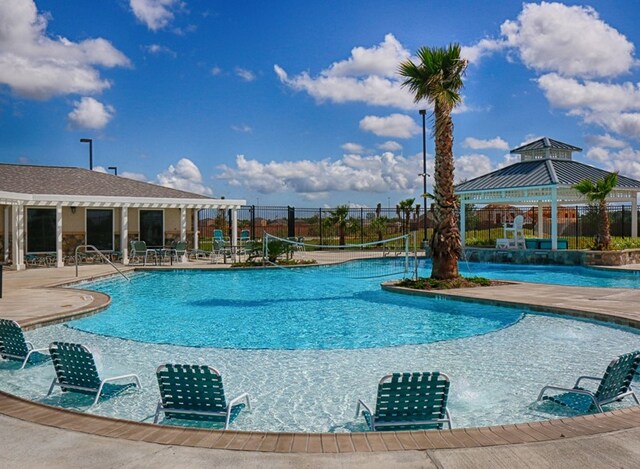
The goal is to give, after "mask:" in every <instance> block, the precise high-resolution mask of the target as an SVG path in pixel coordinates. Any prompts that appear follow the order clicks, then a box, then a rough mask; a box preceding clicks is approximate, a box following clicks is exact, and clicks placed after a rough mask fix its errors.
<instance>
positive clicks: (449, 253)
mask: <svg viewBox="0 0 640 469" xmlns="http://www.w3.org/2000/svg"><path fill="white" fill-rule="evenodd" d="M434 114H435V139H436V145H435V147H436V156H435V171H434V182H435V184H434V185H435V188H434V192H435V193H434V202H435V210H434V219H435V220H434V222H435V227H434V230H433V236H432V237H431V252H432V255H433V268H432V271H431V278H434V279H438V280H447V279H452V278H456V277H458V276H459V273H458V258H459V257H460V251H461V242H460V231H459V229H458V221H457V217H456V198H455V195H454V187H453V169H454V163H453V121H452V120H451V109H450V108H445V107H443V106H441V105H439V103H438V101H436V102H435V109H434Z"/></svg>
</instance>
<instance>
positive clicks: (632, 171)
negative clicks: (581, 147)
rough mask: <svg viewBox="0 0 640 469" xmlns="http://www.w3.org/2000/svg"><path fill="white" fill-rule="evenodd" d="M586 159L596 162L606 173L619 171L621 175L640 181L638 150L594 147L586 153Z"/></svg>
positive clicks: (639, 151) (639, 152)
mask: <svg viewBox="0 0 640 469" xmlns="http://www.w3.org/2000/svg"><path fill="white" fill-rule="evenodd" d="M587 158H589V159H591V160H594V161H597V162H598V163H599V166H601V167H603V168H604V169H606V170H608V171H619V172H620V174H621V175H624V176H628V177H632V178H634V179H640V150H636V149H634V148H631V147H630V146H627V147H625V148H622V149H620V150H618V151H611V150H610V149H608V148H602V147H594V148H591V149H589V151H588V152H587Z"/></svg>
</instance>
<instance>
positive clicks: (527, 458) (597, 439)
mask: <svg viewBox="0 0 640 469" xmlns="http://www.w3.org/2000/svg"><path fill="white" fill-rule="evenodd" d="M190 266H191V265H190ZM212 267H213V268H220V267H223V265H219V264H218V265H213V266H211V265H206V266H204V265H197V266H196V268H212ZM625 268H627V269H634V270H640V265H635V266H626V267H625ZM128 270H131V268H129V269H128ZM113 272H114V270H113V269H112V268H111V267H110V266H108V265H88V266H84V265H83V266H81V268H80V277H79V278H78V279H76V277H75V267H65V268H62V269H47V268H38V269H28V270H26V271H22V272H15V271H5V272H4V289H3V293H4V295H3V298H2V299H0V317H3V318H9V319H15V320H17V321H18V322H19V323H20V324H22V325H23V326H25V327H37V326H38V325H39V324H41V323H54V322H60V321H62V320H64V319H65V318H68V317H72V316H75V315H78V314H90V313H91V312H92V311H95V310H100V309H102V308H104V307H106V306H107V305H108V303H109V298H108V297H107V296H106V295H103V294H100V293H97V292H87V291H82V290H77V289H65V288H55V286H56V285H61V284H66V283H69V282H74V281H76V280H85V279H91V278H96V277H100V276H103V275H110V274H113ZM638 280H639V281H640V277H639V278H638ZM437 295H440V296H456V297H465V298H470V299H473V300H479V301H489V302H493V303H495V302H500V303H507V304H513V305H535V309H540V310H544V311H559V312H561V313H567V314H572V315H576V316H584V317H590V318H597V319H604V320H610V321H613V322H617V323H622V324H628V325H632V326H634V327H640V310H639V309H638V308H637V305H638V304H639V303H640V289H638V290H628V289H613V288H607V289H605V288H581V287H565V286H553V285H542V284H523V283H514V284H510V285H502V286H497V287H486V288H474V289H464V290H457V291H454V292H452V291H447V292H442V291H440V292H437ZM576 374H579V372H578V371H577V372H576ZM0 414H1V415H0V441H1V442H2V448H3V451H2V452H0V466H2V467H24V466H28V467H87V466H90V467H117V466H124V467H148V466H150V465H152V464H171V465H173V466H178V467H205V466H206V467H210V466H211V465H212V464H214V465H216V466H219V467H347V466H348V467H426V468H449V467H452V468H453V467H455V468H458V467H509V468H512V467H568V468H570V467H576V468H578V467H579V468H588V467H598V468H601V467H602V468H606V467H612V468H613V467H617V468H619V467H637V466H638V465H640V445H639V444H638V441H640V440H639V438H640V407H630V408H626V409H622V410H617V411H613V412H606V413H603V414H597V415H589V416H582V417H576V418H565V419H559V420H552V421H548V422H532V423H526V424H517V425H502V426H493V427H484V428H459V429H455V428H454V430H451V431H429V432H424V431H412V432H398V433H395V432H387V433H338V434H292V433H262V432H238V431H215V430H201V429H191V428H177V427H165V426H162V427H160V426H154V425H151V424H143V423H136V422H125V421H121V420H115V419H110V418H106V417H99V416H96V415H89V414H82V413H79V412H73V411H68V410H64V409H57V408H53V407H48V406H44V405H41V404H38V403H31V402H28V401H24V400H22V399H19V398H16V397H13V396H10V395H7V394H4V393H0Z"/></svg>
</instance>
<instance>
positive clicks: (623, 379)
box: [538, 351, 640, 413]
mask: <svg viewBox="0 0 640 469" xmlns="http://www.w3.org/2000/svg"><path fill="white" fill-rule="evenodd" d="M639 365H640V351H636V352H631V353H626V354H624V355H620V356H619V357H618V358H615V359H613V360H612V361H611V363H609V366H608V367H607V370H606V371H605V373H604V376H603V377H602V378H596V377H593V376H580V377H579V378H578V380H577V381H576V384H574V386H573V388H570V389H569V388H561V387H558V386H545V387H544V388H542V391H540V394H539V395H538V401H543V400H549V401H552V402H555V403H556V404H560V405H563V406H567V407H571V408H572V409H574V410H577V411H579V412H582V413H587V412H593V411H595V410H598V411H599V412H604V411H603V409H602V406H603V405H605V404H609V403H611V402H613V401H619V400H621V399H623V398H625V397H627V396H631V397H632V398H633V399H634V400H635V401H636V404H638V405H640V402H638V396H636V394H635V393H634V392H633V389H632V388H631V381H633V377H634V375H635V374H636V372H637V371H638V366H639ZM582 380H592V381H597V382H598V383H599V384H598V389H597V390H596V391H595V392H593V391H589V390H588V389H585V388H582V387H580V381H582ZM547 390H552V391H564V393H562V394H555V395H552V396H545V395H544V394H545V392H546V391H547Z"/></svg>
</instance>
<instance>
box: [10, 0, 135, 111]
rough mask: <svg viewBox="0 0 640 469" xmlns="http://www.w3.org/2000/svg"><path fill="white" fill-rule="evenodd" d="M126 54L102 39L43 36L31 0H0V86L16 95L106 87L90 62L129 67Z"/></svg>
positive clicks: (43, 96) (39, 95)
mask: <svg viewBox="0 0 640 469" xmlns="http://www.w3.org/2000/svg"><path fill="white" fill-rule="evenodd" d="M129 65H130V62H129V59H127V57H126V56H125V55H124V54H123V53H122V52H120V51H119V50H117V49H116V48H114V47H113V46H112V45H111V43H110V42H109V41H107V40H105V39H102V38H97V39H85V40H84V41H81V42H73V41H70V40H69V39H67V38H64V37H56V38H55V39H51V38H50V37H49V36H48V35H47V17H46V16H45V15H42V14H38V11H37V8H36V5H35V3H34V1H33V0H2V2H0V84H5V85H7V86H9V87H10V88H11V89H12V90H13V92H15V93H16V94H18V95H20V96H25V97H28V98H34V99H47V98H50V97H52V96H56V95H65V94H71V93H76V94H90V93H99V92H101V91H102V90H104V89H105V88H109V87H110V86H111V82H110V81H108V80H105V79H103V78H101V76H100V73H99V72H98V70H97V69H96V68H95V66H102V67H107V68H109V67H117V66H129Z"/></svg>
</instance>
